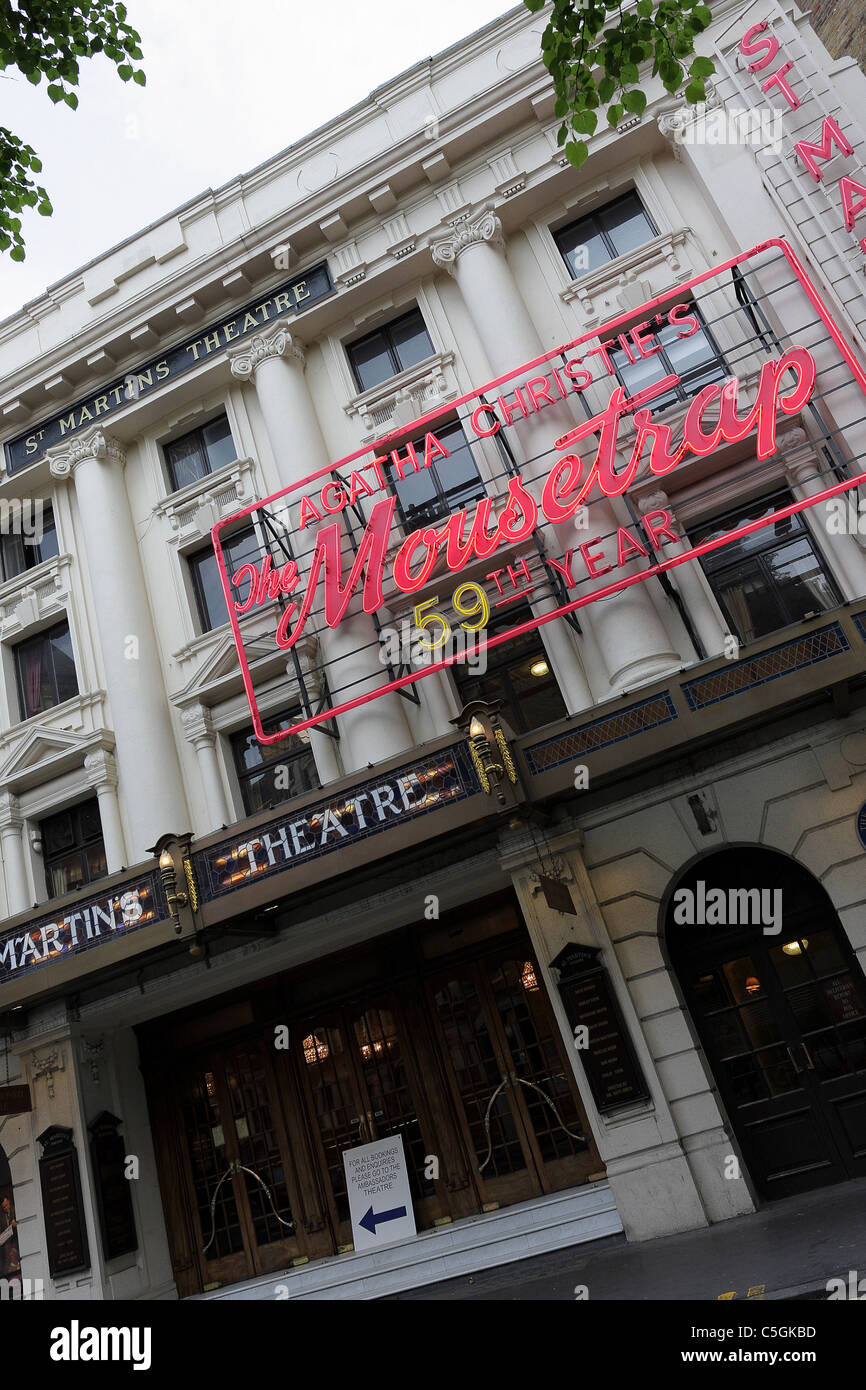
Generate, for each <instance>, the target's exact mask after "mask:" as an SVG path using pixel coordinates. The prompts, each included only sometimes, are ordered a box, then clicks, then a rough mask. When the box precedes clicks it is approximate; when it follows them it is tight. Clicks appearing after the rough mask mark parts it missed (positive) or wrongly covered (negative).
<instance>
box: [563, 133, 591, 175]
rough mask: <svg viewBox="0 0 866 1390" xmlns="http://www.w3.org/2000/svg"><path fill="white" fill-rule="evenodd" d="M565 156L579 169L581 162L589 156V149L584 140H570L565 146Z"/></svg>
mask: <svg viewBox="0 0 866 1390" xmlns="http://www.w3.org/2000/svg"><path fill="white" fill-rule="evenodd" d="M565 157H566V159H567V160H568V162H569V164H572V165H573V166H574V168H575V169H579V168H580V166H581V164H583V163H584V162H585V161H586V160H587V159H588V158H589V150H588V148H587V146H586V144H585V142H584V141H583V140H569V142H568V144H567V145H566V147H565Z"/></svg>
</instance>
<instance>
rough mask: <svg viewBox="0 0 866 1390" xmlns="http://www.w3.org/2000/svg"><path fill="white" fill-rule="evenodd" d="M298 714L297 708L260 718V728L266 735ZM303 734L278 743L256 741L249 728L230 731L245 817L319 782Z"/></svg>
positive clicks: (290, 721)
mask: <svg viewBox="0 0 866 1390" xmlns="http://www.w3.org/2000/svg"><path fill="white" fill-rule="evenodd" d="M298 717H299V711H296V712H295V713H293V714H292V713H287V714H279V715H275V716H273V717H272V718H271V719H267V720H263V722H262V728H263V729H264V732H265V733H266V734H275V733H278V732H279V731H280V730H281V729H288V728H289V727H290V726H291V725H292V724H294V723H295V721H296V720H297V719H298ZM307 737H308V736H306V735H303V734H293V735H292V736H291V737H290V738H286V739H282V740H281V741H280V742H279V743H259V741H258V739H257V738H256V736H255V734H254V733H253V731H252V729H249V730H246V729H245V730H243V731H242V732H241V733H238V734H232V740H231V744H232V752H233V754H234V760H235V769H236V771H237V774H238V781H239V782H240V787H241V796H242V797H243V803H244V810H245V811H246V813H247V815H248V816H253V815H255V813H256V811H262V810H264V809H266V808H267V807H269V806H278V805H279V804H280V802H281V801H290V800H291V799H292V797H295V796H302V795H303V793H304V792H311V791H315V790H316V788H317V787H318V786H320V785H321V784H320V782H319V777H318V773H317V772H316V764H315V761H314V759H313V754H312V750H311V749H310V745H309V743H308V742H307Z"/></svg>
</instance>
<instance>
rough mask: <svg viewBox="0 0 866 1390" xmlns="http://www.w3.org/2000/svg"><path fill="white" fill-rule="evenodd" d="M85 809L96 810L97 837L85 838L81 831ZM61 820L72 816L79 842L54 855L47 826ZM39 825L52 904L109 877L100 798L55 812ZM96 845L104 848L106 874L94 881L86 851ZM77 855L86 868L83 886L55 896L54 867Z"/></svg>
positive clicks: (43, 818)
mask: <svg viewBox="0 0 866 1390" xmlns="http://www.w3.org/2000/svg"><path fill="white" fill-rule="evenodd" d="M84 807H92V808H93V810H95V812H96V817H97V820H98V821H99V834H98V836H97V835H93V836H91V837H90V838H89V839H88V838H87V837H86V836H84V835H83V832H82V829H81V812H82V809H83V808H84ZM60 816H72V818H73V821H74V825H75V832H76V839H75V841H74V843H73V844H72V845H70V846H69V847H68V848H67V849H65V850H58V851H57V852H56V853H55V854H51V852H50V851H49V850H48V847H47V836H46V834H45V826H46V825H47V824H48V822H49V821H51V820H54V819H55V818H59V817H60ZM38 824H39V838H40V840H41V841H42V862H43V865H44V868H45V887H46V889H47V892H48V897H49V900H53V899H54V898H62V897H64V896H65V895H66V894H67V893H79V892H81V890H82V889H83V888H86V887H87V886H88V884H90V883H98V882H99V880H100V878H105V877H106V876H107V874H108V861H107V858H106V855H105V832H104V830H103V826H102V815H101V813H100V810H99V798H98V797H96V796H93V797H88V798H87V799H86V800H84V801H76V802H75V803H74V804H73V805H72V806H66V807H64V808H63V810H61V811H52V812H51V813H50V814H49V815H47V816H43V817H42V819H41V820H40V821H39V823H38ZM97 844H98V845H101V847H102V854H103V859H104V860H105V871H104V873H102V874H100V875H99V877H98V878H91V877H90V874H89V866H88V861H87V851H88V850H89V849H92V848H93V846H94V845H97ZM76 853H77V854H78V855H79V862H80V863H82V864H83V866H84V880H83V882H82V883H81V884H79V886H78V887H77V888H64V889H63V890H62V891H61V892H55V889H54V883H53V882H52V878H51V871H52V868H53V867H54V866H55V865H59V864H60V863H62V862H63V861H64V860H66V859H69V858H71V857H72V855H74V854H76Z"/></svg>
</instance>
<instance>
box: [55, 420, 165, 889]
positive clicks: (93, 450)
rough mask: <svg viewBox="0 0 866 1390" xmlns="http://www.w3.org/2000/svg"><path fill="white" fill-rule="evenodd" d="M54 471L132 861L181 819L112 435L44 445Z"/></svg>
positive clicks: (119, 452) (97, 433) (120, 454)
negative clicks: (76, 561)
mask: <svg viewBox="0 0 866 1390" xmlns="http://www.w3.org/2000/svg"><path fill="white" fill-rule="evenodd" d="M46 457H47V458H48V459H49V461H50V467H51V473H52V475H53V476H54V477H55V478H68V477H70V476H71V477H72V478H73V481H74V485H75V498H76V502H77V504H78V526H79V528H80V535H81V539H82V541H83V544H82V545H81V546H80V547H79V555H80V558H81V562H82V565H85V566H86V567H87V570H88V573H89V576H90V590H91V595H92V602H93V616H94V618H95V621H96V629H97V633H98V636H99V643H100V649H101V655H102V669H103V672H104V674H105V681H106V687H107V690H108V702H109V708H110V714H111V721H112V727H113V729H114V734H115V738H116V749H115V757H116V759H117V770H118V776H119V782H120V792H121V795H122V796H123V798H124V806H125V809H126V817H127V826H128V829H129V835H130V844H129V846H128V848H129V852H130V856H131V858H132V861H133V863H137V862H138V861H139V860H142V859H145V858H146V857H147V849H148V846H149V845H152V844H153V843H154V841H155V840H157V839H158V838H159V836H160V835H162V834H165V832H166V831H168V830H172V829H176V828H177V827H178V826H182V825H183V824H184V823H185V821H186V820H187V809H186V799H185V797H184V792H183V783H182V781H181V777H180V770H179V768H178V764H177V754H176V751H175V745H174V731H173V729H172V725H171V719H170V717H169V713H168V707H167V705H166V699H165V689H164V686H163V680H162V669H161V666H160V662H159V653H158V650H157V645H156V638H155V636H154V631H153V624H152V621H151V615H150V608H149V604H148V598H147V591H146V589H145V584H144V576H143V574H142V569H141V561H140V558H139V549H138V537H137V536H136V532H135V527H134V525H133V521H132V515H131V513H130V510H129V499H128V497H127V494H126V487H125V484H124V481H123V467H124V463H125V461H126V455H125V453H124V450H123V448H122V446H121V445H120V444H119V443H118V442H117V440H114V439H111V438H110V437H109V436H107V435H104V434H103V433H102V431H101V430H98V429H95V430H89V431H87V433H86V434H84V435H81V436H79V437H78V438H77V439H76V440H74V441H71V442H70V443H68V444H63V445H57V446H56V447H55V448H53V449H49V450H47V452H46Z"/></svg>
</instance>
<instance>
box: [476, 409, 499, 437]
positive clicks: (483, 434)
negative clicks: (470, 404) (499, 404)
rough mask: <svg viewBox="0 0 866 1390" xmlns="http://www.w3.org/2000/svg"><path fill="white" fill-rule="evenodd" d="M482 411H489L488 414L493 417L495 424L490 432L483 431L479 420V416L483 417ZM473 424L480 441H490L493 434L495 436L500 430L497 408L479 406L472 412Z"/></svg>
mask: <svg viewBox="0 0 866 1390" xmlns="http://www.w3.org/2000/svg"><path fill="white" fill-rule="evenodd" d="M482 411H487V413H488V414H490V415H492V416H493V424H492V425H491V427H490V429H489V430H483V429H482V428H481V421H480V419H479V416H480V415H481V412H482ZM471 424H472V428H473V429H474V431H475V433H476V434H477V435H478V438H479V439H489V438H490V436H491V434H495V433H496V431H497V430H498V429H499V419H498V417H497V414H496V410H495V408H494V407H493V406H492V405H477V406H476V407H475V409H474V410H473V412H472V419H471Z"/></svg>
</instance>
